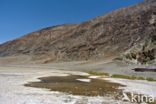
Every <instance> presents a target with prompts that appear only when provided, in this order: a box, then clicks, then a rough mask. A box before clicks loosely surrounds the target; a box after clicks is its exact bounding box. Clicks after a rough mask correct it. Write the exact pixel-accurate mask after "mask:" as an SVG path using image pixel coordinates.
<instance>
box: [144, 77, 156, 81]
mask: <svg viewBox="0 0 156 104" xmlns="http://www.w3.org/2000/svg"><path fill="white" fill-rule="evenodd" d="M146 80H147V81H156V80H155V79H153V78H146Z"/></svg>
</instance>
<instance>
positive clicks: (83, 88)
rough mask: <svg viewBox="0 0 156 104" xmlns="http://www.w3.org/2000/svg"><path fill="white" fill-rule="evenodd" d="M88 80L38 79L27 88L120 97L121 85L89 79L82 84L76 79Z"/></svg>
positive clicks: (72, 78)
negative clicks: (38, 80)
mask: <svg viewBox="0 0 156 104" xmlns="http://www.w3.org/2000/svg"><path fill="white" fill-rule="evenodd" d="M86 78H87V79H88V76H79V75H70V76H61V77H60V76H59V77H58V76H51V77H42V78H39V79H40V80H41V81H40V82H30V83H28V84H25V86H27V87H37V88H47V89H50V90H51V91H60V92H64V93H68V94H73V95H83V96H108V97H114V98H116V99H118V97H119V96H120V95H122V90H121V89H118V88H119V87H123V85H121V84H117V83H111V82H108V81H105V80H102V79H91V81H90V82H82V81H79V80H77V79H86Z"/></svg>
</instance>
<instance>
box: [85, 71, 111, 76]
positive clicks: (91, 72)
mask: <svg viewBox="0 0 156 104" xmlns="http://www.w3.org/2000/svg"><path fill="white" fill-rule="evenodd" d="M86 72H87V73H88V74H91V75H105V76H109V73H99V72H94V71H86Z"/></svg>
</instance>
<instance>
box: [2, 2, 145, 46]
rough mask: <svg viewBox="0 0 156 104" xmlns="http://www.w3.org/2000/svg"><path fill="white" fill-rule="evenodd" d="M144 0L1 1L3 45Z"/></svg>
mask: <svg viewBox="0 0 156 104" xmlns="http://www.w3.org/2000/svg"><path fill="white" fill-rule="evenodd" d="M142 1H143V0H0V44H2V43H4V42H6V41H9V40H13V39H16V38H18V37H21V36H23V35H26V34H28V33H31V32H34V31H37V30H40V29H42V28H46V27H50V26H55V25H61V24H70V23H80V22H84V21H87V20H91V19H93V18H95V17H97V16H100V15H103V14H107V13H109V12H111V11H114V10H116V9H119V8H122V7H127V6H130V5H133V4H136V3H139V2H142Z"/></svg>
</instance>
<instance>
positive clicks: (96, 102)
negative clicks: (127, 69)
mask: <svg viewBox="0 0 156 104" xmlns="http://www.w3.org/2000/svg"><path fill="white" fill-rule="evenodd" d="M69 74H73V75H88V74H87V73H83V72H77V71H61V70H56V69H46V68H19V67H0V104H80V103H81V104H115V103H121V104H124V103H125V104H129V103H128V102H124V103H123V102H122V101H117V100H114V99H111V98H109V97H99V96H98V97H85V96H74V95H69V94H65V93H61V92H56V91H49V90H48V89H41V88H33V87H25V86H23V85H24V84H26V83H28V82H32V81H39V79H37V78H39V77H45V76H67V75H69ZM106 80H110V81H114V82H117V83H121V84H127V85H128V86H127V87H125V88H124V89H125V91H133V90H134V86H135V85H136V86H137V90H136V92H142V93H144V92H145V94H150V93H147V90H145V88H146V89H149V88H152V89H150V90H153V91H156V87H155V86H156V82H147V81H140V82H139V83H140V84H138V82H135V81H131V82H130V81H128V82H127V81H126V80H120V81H119V79H118V80H117V79H106ZM141 83H142V84H141ZM132 85H133V86H132ZM139 85H140V87H141V86H142V85H145V86H144V88H143V87H142V88H139ZM144 90H145V91H144ZM153 93H155V92H153Z"/></svg>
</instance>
